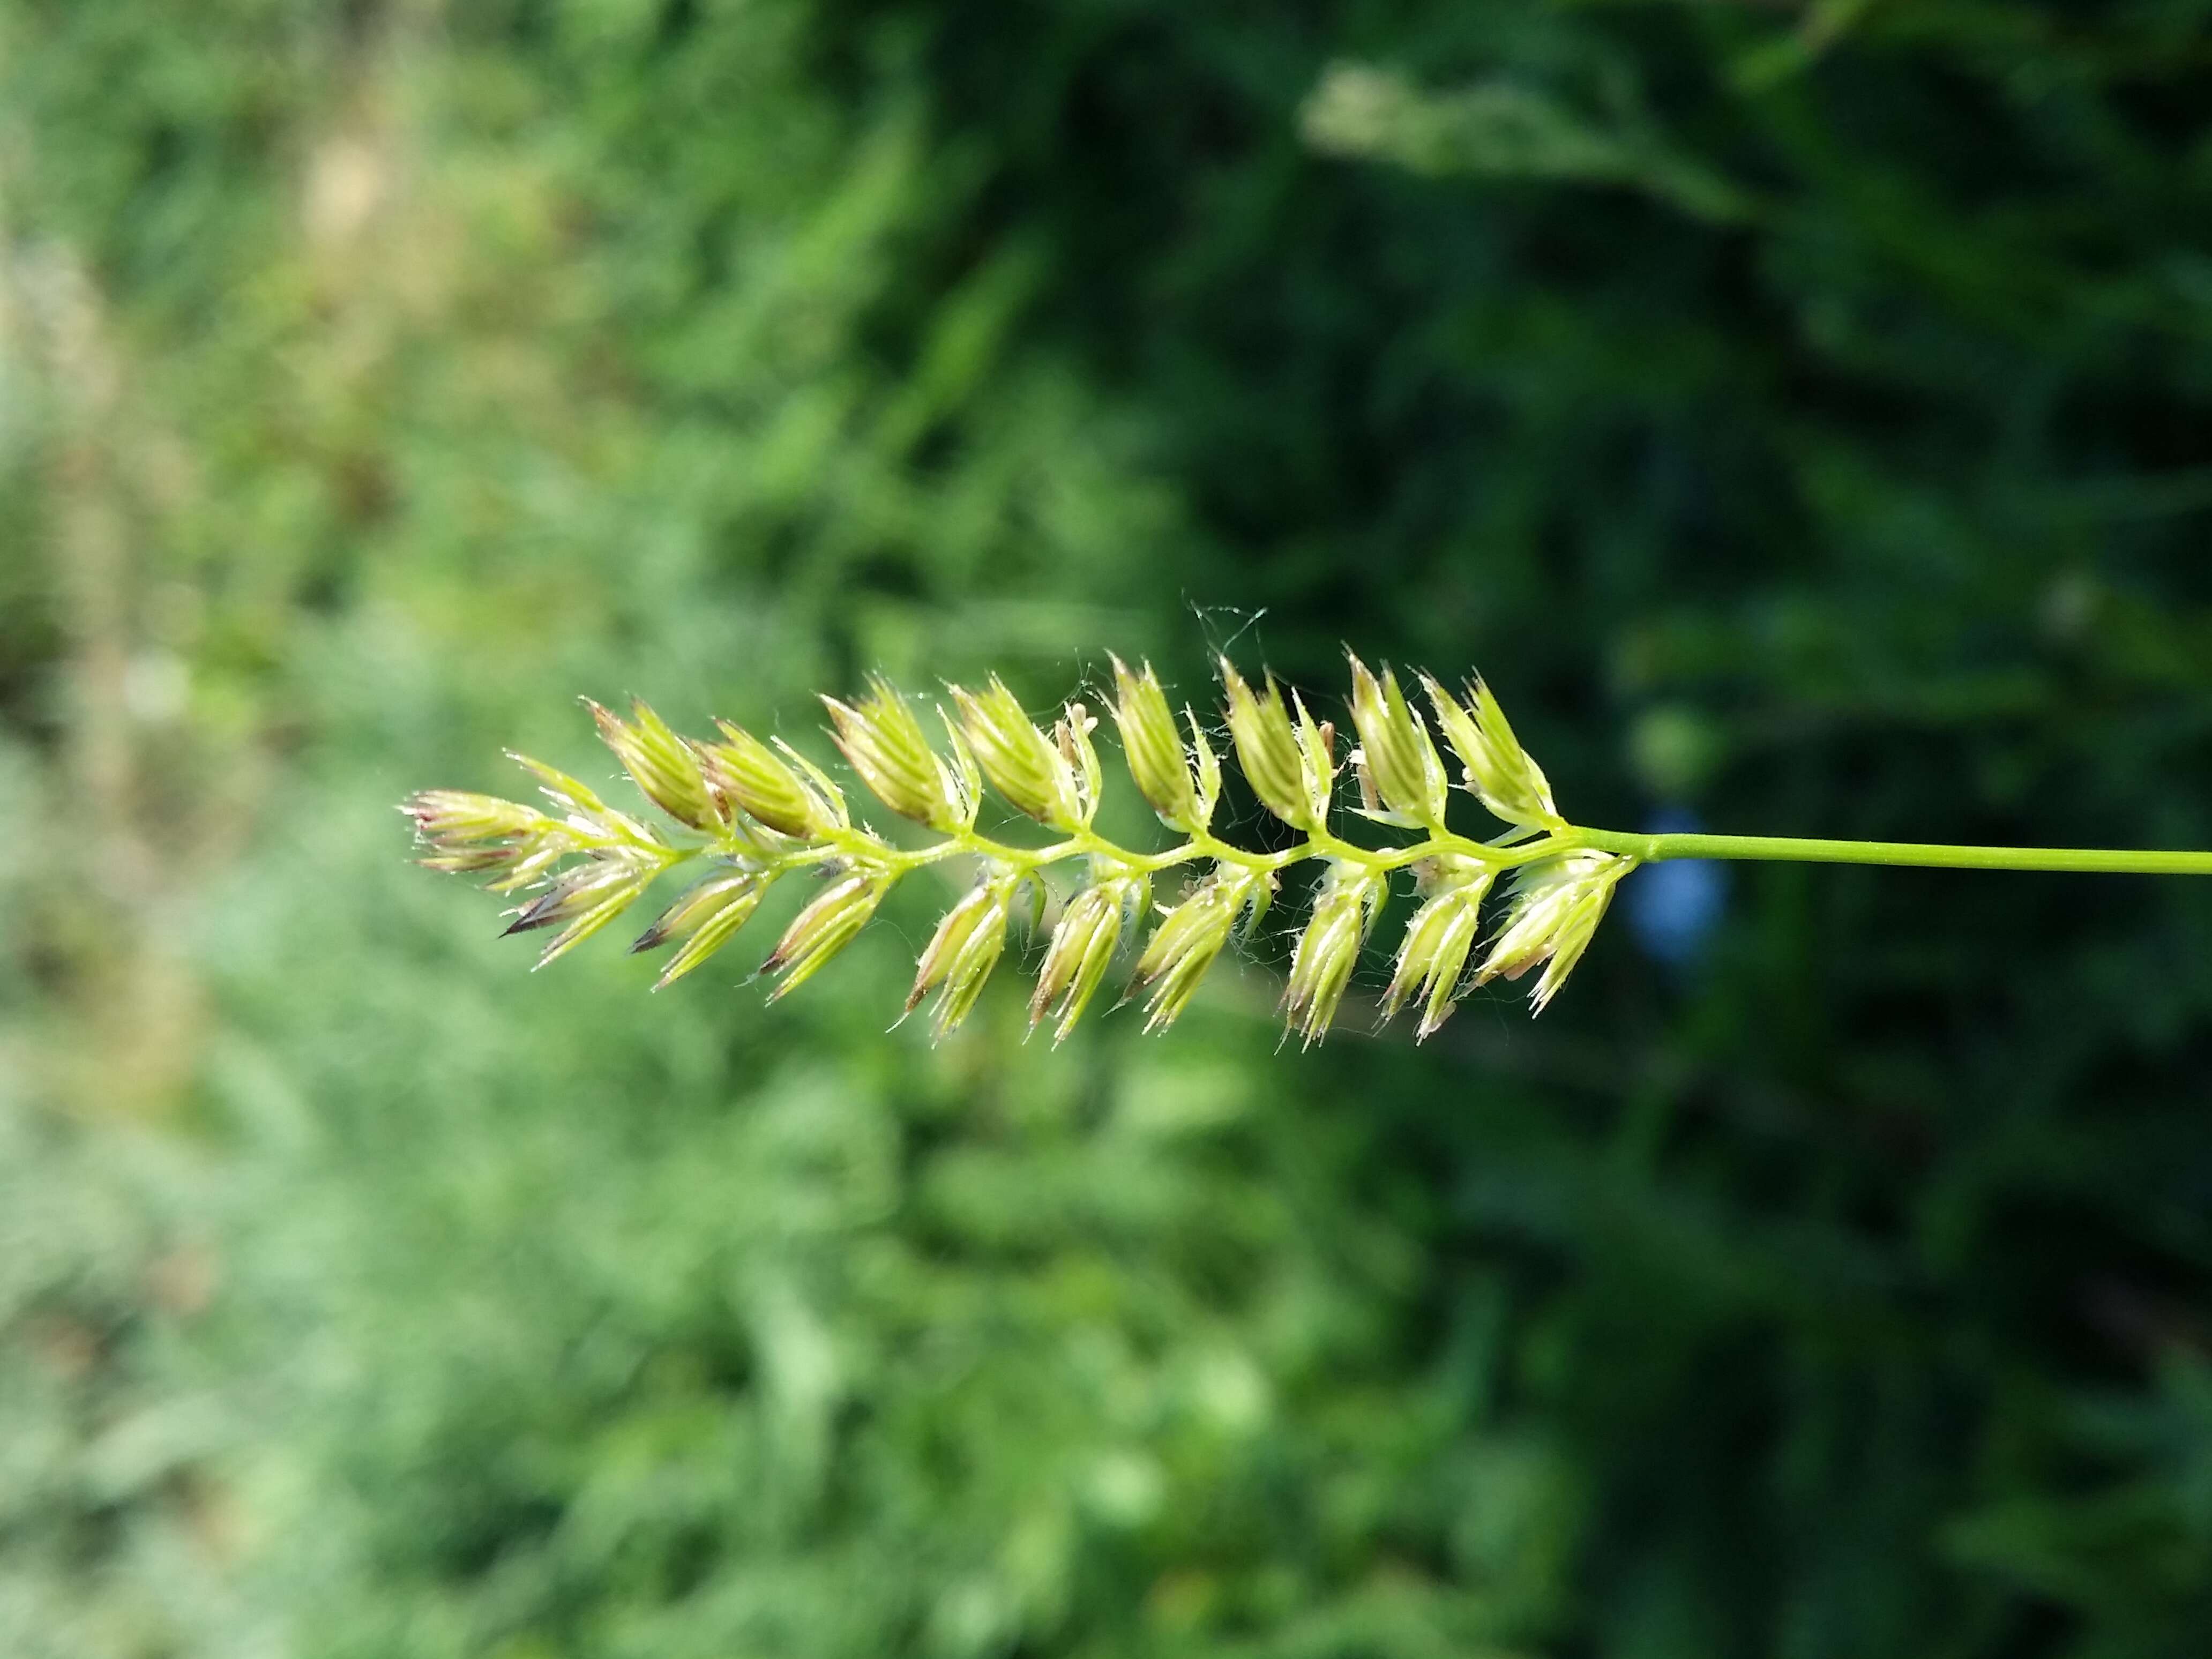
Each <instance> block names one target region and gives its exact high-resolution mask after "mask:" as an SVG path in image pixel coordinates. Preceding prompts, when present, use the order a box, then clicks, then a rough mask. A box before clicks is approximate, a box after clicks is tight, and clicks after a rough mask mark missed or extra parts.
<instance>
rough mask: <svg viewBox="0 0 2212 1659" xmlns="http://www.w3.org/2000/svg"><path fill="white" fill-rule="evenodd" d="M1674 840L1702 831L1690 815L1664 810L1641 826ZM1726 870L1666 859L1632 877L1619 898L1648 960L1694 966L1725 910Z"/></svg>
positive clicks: (1710, 864)
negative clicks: (1691, 832)
mask: <svg viewBox="0 0 2212 1659" xmlns="http://www.w3.org/2000/svg"><path fill="white" fill-rule="evenodd" d="M1645 827H1646V828H1647V829H1649V830H1650V832H1651V833H1652V834H1654V835H1678V834H1681V833H1684V832H1686V831H1692V830H1697V829H1703V828H1704V827H1705V826H1704V825H1703V824H1702V823H1699V820H1698V816H1697V814H1696V813H1694V812H1691V811H1686V810H1684V809H1683V808H1680V807H1668V808H1667V809H1665V810H1664V811H1661V812H1659V813H1658V814H1657V815H1656V816H1655V817H1653V818H1652V819H1651V821H1650V823H1648V824H1647V825H1646V826H1645ZM1728 890H1729V881H1728V871H1727V869H1726V867H1725V866H1723V865H1720V864H1717V863H1716V862H1714V861H1713V860H1709V859H1670V860H1668V861H1667V862H1666V863H1664V864H1647V865H1645V866H1644V868H1642V869H1641V870H1638V872H1636V873H1635V874H1634V875H1632V876H1631V877H1630V878H1628V880H1627V882H1626V887H1625V890H1624V891H1623V893H1622V895H1621V899H1622V902H1624V903H1625V904H1626V906H1627V907H1628V925H1629V928H1630V930H1631V931H1632V932H1633V933H1635V935H1636V942H1637V943H1638V945H1642V946H1643V947H1644V954H1645V955H1646V956H1649V957H1651V958H1652V959H1653V960H1654V961H1656V962H1660V963H1664V964H1666V966H1668V967H1669V968H1672V969H1678V970H1679V969H1690V968H1693V967H1695V966H1696V965H1697V963H1698V961H1699V958H1700V957H1702V956H1703V955H1704V954H1705V946H1706V945H1707V944H1708V943H1709V942H1710V941H1711V938H1712V935H1713V930H1714V929H1715V928H1717V927H1719V926H1720V921H1721V917H1722V916H1723V915H1724V914H1725V913H1726V912H1727V909H1728Z"/></svg>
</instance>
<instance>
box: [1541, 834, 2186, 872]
mask: <svg viewBox="0 0 2212 1659" xmlns="http://www.w3.org/2000/svg"><path fill="white" fill-rule="evenodd" d="M1570 833H1571V836H1573V837H1574V838H1576V839H1577V840H1578V841H1580V842H1581V843H1582V844H1583V845H1584V846H1586V847H1593V848H1597V849H1598V850H1599V851H1601V852H1606V853H1619V854H1623V855H1624V856H1626V857H1629V858H1637V859H1642V860H1644V861H1645V862H1646V863H1655V864H1656V863H1657V862H1658V861H1659V860H1662V859H1765V860H1786V861H1788V862H1791V863H1802V864H1893V865H1912V866H1924V867H1927V868H1930V869H1941V870H2055V871H2075V872H2091V873H2104V874H2111V875H2142V876H2212V853H2154V852H2135V851H2129V850H2126V849H2124V848H2075V847H1951V846H1944V845H1941V844H1938V843H1934V842H1911V841H1819V840H1808V839H1803V838H1801V837H1798V836H1702V835H1682V834H1670V835H1656V836H1647V835H1638V834H1633V833H1631V832H1628V831H1624V830H1619V829H1577V830H1573V831H1571V832H1570Z"/></svg>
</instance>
